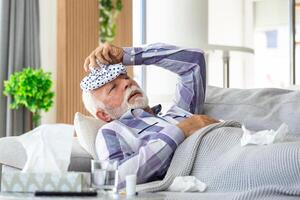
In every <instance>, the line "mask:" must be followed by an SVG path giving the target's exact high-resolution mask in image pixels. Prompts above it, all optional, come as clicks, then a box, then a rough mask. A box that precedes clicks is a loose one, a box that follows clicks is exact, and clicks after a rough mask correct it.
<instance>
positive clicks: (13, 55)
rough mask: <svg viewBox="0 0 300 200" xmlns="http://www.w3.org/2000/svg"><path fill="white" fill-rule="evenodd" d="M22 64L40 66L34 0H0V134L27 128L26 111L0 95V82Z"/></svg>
mask: <svg viewBox="0 0 300 200" xmlns="http://www.w3.org/2000/svg"><path fill="white" fill-rule="evenodd" d="M25 67H32V68H39V67H40V42H39V4H38V0H0V92H1V94H0V137H4V136H16V135H20V134H22V133H24V132H26V131H28V130H29V121H30V120H29V112H28V111H27V110H26V109H24V108H22V109H19V110H11V109H9V104H10V102H11V98H10V97H6V96H4V95H3V81H4V80H7V79H8V78H9V76H10V75H11V74H12V73H14V72H16V71H20V70H22V69H23V68H25Z"/></svg>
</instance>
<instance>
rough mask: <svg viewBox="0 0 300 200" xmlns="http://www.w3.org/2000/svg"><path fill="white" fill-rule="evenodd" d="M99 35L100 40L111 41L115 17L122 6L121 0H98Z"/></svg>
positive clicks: (114, 33)
mask: <svg viewBox="0 0 300 200" xmlns="http://www.w3.org/2000/svg"><path fill="white" fill-rule="evenodd" d="M98 2H99V28H100V31H99V34H100V35H99V37H100V41H101V42H112V41H113V40H114V39H115V36H116V30H117V25H116V19H117V17H118V14H119V13H120V11H121V10H122V8H123V4H122V0H98Z"/></svg>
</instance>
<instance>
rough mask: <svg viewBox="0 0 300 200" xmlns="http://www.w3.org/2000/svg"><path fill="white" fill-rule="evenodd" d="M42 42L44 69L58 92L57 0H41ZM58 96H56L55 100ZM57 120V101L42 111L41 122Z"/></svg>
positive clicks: (54, 89) (42, 63)
mask: <svg viewBox="0 0 300 200" xmlns="http://www.w3.org/2000/svg"><path fill="white" fill-rule="evenodd" d="M39 4H40V5H39V6H40V43H41V65H42V68H43V69H44V71H47V72H51V73H52V80H53V86H52V90H53V91H54V92H55V94H56V67H57V62H56V61H57V60H56V44H57V41H56V27H57V22H56V10H57V8H56V0H40V1H39ZM55 99H56V97H55V98H54V100H55ZM55 122H56V101H55V102H54V106H53V107H52V108H51V109H50V110H49V111H48V112H47V113H42V119H41V123H42V124H45V123H55Z"/></svg>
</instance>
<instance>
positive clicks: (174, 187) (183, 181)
mask: <svg viewBox="0 0 300 200" xmlns="http://www.w3.org/2000/svg"><path fill="white" fill-rule="evenodd" d="M206 188H207V186H206V184H205V183H203V182H201V181H199V180H198V179H197V178H196V177H195V176H178V177H176V178H175V179H174V181H173V183H172V184H171V185H170V187H169V189H168V190H169V191H172V192H204V191H205V190H206Z"/></svg>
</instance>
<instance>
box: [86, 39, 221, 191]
mask: <svg viewBox="0 0 300 200" xmlns="http://www.w3.org/2000/svg"><path fill="white" fill-rule="evenodd" d="M119 63H120V64H119ZM124 65H125V66H126V65H156V66H159V67H162V68H164V69H167V70H170V71H171V72H174V73H176V74H178V75H179V82H178V83H177V90H176V97H175V101H174V106H172V107H171V108H170V109H169V110H168V111H167V113H165V114H164V115H163V114H161V113H160V110H161V106H160V105H158V106H154V107H153V108H150V107H149V105H148V98H147V96H146V94H145V93H144V92H143V91H142V90H141V88H140V87H139V85H138V84H137V83H136V82H135V81H134V80H133V79H131V78H130V77H129V76H128V75H127V74H126V68H125V67H124ZM84 67H85V69H86V71H89V70H90V71H91V72H90V74H89V75H88V76H87V77H85V78H84V79H83V81H82V82H81V88H82V89H83V102H84V104H85V107H86V108H87V110H88V111H89V112H90V113H91V114H92V115H93V116H95V117H96V118H98V119H101V120H103V121H106V122H108V123H107V124H105V125H104V126H103V127H102V128H101V129H100V130H99V132H98V135H97V138H96V152H97V156H98V158H99V160H117V161H119V185H118V187H119V188H122V187H124V186H125V176H126V175H130V174H136V175H137V183H145V182H148V181H153V180H158V179H162V178H163V177H164V175H165V174H166V172H167V170H168V167H169V165H170V162H171V159H172V155H173V153H174V151H175V149H176V148H177V146H178V145H179V144H180V143H182V142H183V141H184V139H185V138H187V137H189V136H190V135H191V134H193V133H194V132H195V131H196V130H198V129H200V128H202V127H205V126H207V125H209V124H212V123H217V122H218V121H217V120H215V119H212V118H210V117H208V116H205V115H197V114H199V113H201V112H202V111H203V104H204V99H205V86H206V83H205V80H206V78H205V60H204V57H203V52H202V51H200V50H199V49H184V48H179V47H176V46H172V45H166V44H153V45H149V46H146V47H144V48H140V47H137V48H136V47H134V48H120V47H116V46H113V45H109V44H103V45H100V46H99V47H98V48H96V49H95V50H94V51H93V52H92V53H91V54H90V55H89V57H88V58H87V59H86V60H85V64H84ZM149 84H151V83H149ZM161 84H164V83H163V80H161Z"/></svg>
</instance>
